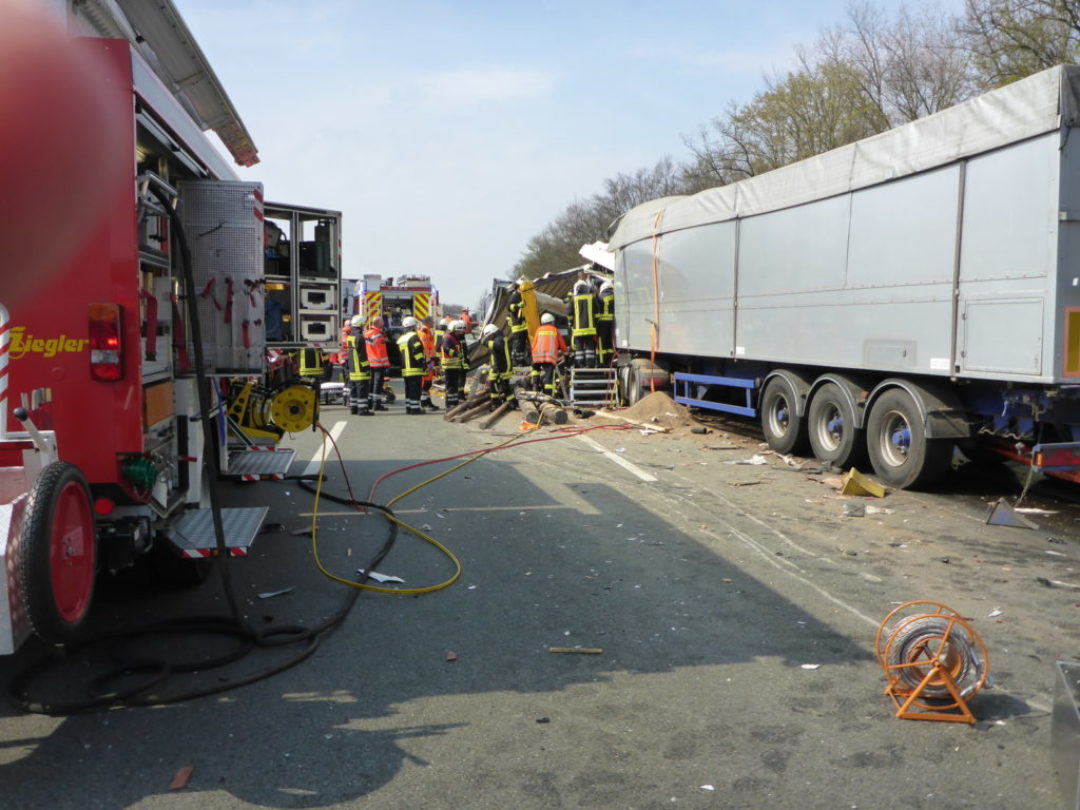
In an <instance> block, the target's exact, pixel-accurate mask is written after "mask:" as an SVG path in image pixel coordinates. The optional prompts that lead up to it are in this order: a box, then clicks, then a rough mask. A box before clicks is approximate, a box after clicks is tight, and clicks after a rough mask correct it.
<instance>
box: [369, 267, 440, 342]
mask: <svg viewBox="0 0 1080 810" xmlns="http://www.w3.org/2000/svg"><path fill="white" fill-rule="evenodd" d="M355 294H356V299H355V304H354V308H353V312H354V313H355V314H358V315H362V316H363V317H364V321H365V323H370V322H371V319H372V318H378V317H382V319H383V321H384V322H385V328H386V333H387V335H389V336H390V337H396V336H397V335H399V334H401V332H402V328H401V320H402V318H404V317H406V316H408V315H412V316H414V317H415V318H416V319H417V320H418V321H422V320H423V319H424V318H426V317H428V316H429V315H430V316H431V317H432V318H436V319H437V318H438V317H439V315H440V312H439V291H438V290H436V289H435V287H434V285H432V283H431V277H430V276H413V275H403V276H397V277H396V278H395V277H393V276H388V277H386V278H384V277H383V276H379V275H365V276H364V277H363V279H361V280H360V281H359V282H357V284H356V288H355Z"/></svg>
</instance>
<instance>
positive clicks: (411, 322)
mask: <svg viewBox="0 0 1080 810" xmlns="http://www.w3.org/2000/svg"><path fill="white" fill-rule="evenodd" d="M418 323H419V322H418V321H417V320H416V318H414V317H413V316H412V315H406V316H405V317H404V318H402V319H401V325H402V326H403V327H405V328H406V329H415V328H416V327H417V325H418Z"/></svg>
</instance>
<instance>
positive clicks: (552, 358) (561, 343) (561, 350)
mask: <svg viewBox="0 0 1080 810" xmlns="http://www.w3.org/2000/svg"><path fill="white" fill-rule="evenodd" d="M565 354H566V341H565V340H563V336H562V335H561V334H559V330H558V329H556V328H555V324H553V323H545V324H542V325H541V326H540V328H539V329H537V330H536V334H535V335H534V336H533V342H532V359H533V363H537V364H545V363H546V364H548V365H552V366H555V365H558V363H559V358H560V357H562V356H563V355H565Z"/></svg>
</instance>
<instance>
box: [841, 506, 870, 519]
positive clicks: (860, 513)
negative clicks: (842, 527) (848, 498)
mask: <svg viewBox="0 0 1080 810" xmlns="http://www.w3.org/2000/svg"><path fill="white" fill-rule="evenodd" d="M865 516H866V504H864V503H845V504H844V517H865Z"/></svg>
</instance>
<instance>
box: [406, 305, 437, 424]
mask: <svg viewBox="0 0 1080 810" xmlns="http://www.w3.org/2000/svg"><path fill="white" fill-rule="evenodd" d="M419 325H420V324H419V322H418V321H417V320H416V318H414V317H413V316H412V315H406V316H405V317H404V318H402V320H401V327H402V328H403V329H404V330H405V332H404V333H403V334H402V335H401V337H399V338H398V339H397V345H398V352H399V353H400V354H401V378H402V380H403V381H404V382H405V413H407V414H409V415H410V416H415V415H417V414H422V413H423V412H424V409H423V408H421V407H420V391H421V386H422V383H421V380H422V379H423V376H424V372H425V371H426V370H427V360H426V358H425V357H424V344H423V343H421V342H420V336H419V335H418V334H417V333H416V329H417V327H418V326H419ZM448 403H449V401H448Z"/></svg>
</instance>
